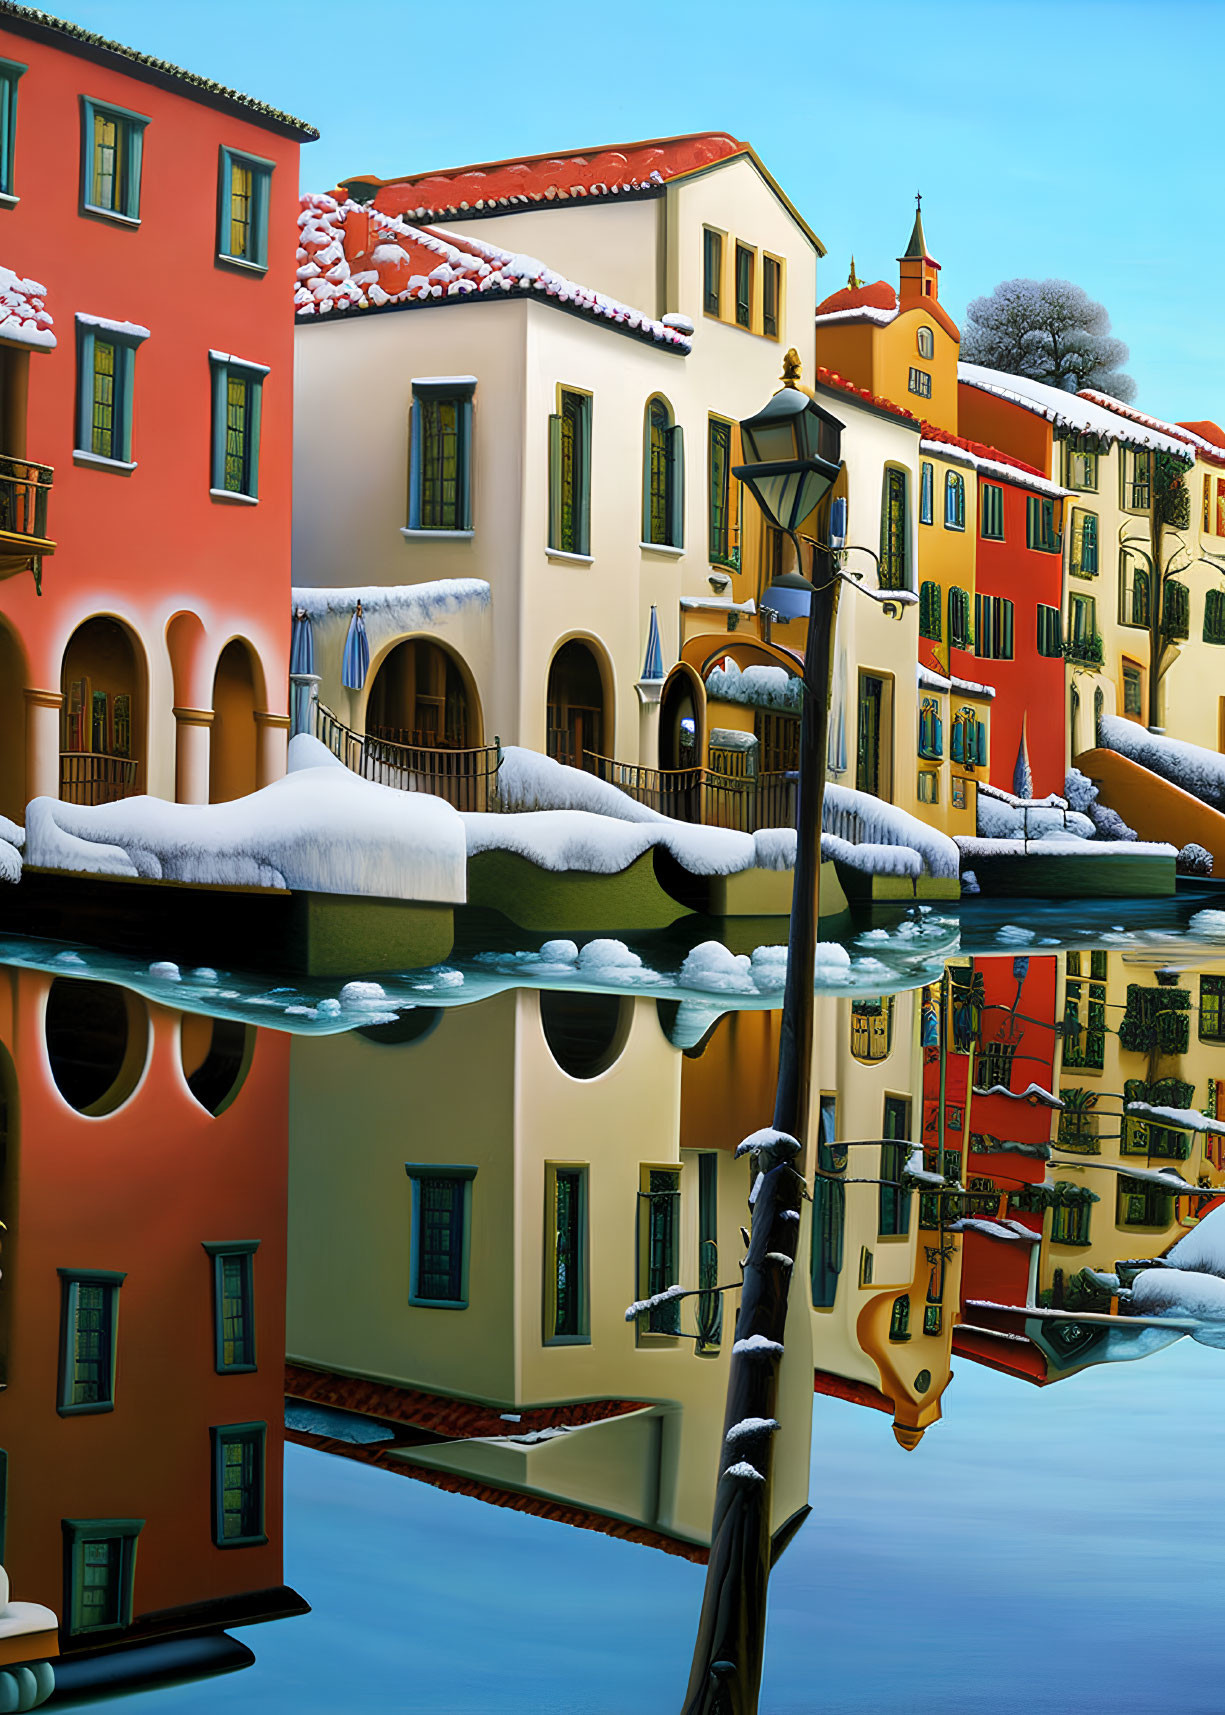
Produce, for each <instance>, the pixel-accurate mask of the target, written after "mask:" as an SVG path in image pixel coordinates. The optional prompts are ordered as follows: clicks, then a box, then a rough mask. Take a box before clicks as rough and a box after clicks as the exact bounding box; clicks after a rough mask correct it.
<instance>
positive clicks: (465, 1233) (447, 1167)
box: [404, 1161, 477, 1310]
mask: <svg viewBox="0 0 1225 1715" xmlns="http://www.w3.org/2000/svg"><path fill="white" fill-rule="evenodd" d="M404 1171H405V1173H406V1174H407V1175H408V1179H409V1182H410V1184H411V1186H412V1214H411V1219H410V1227H409V1253H408V1302H409V1303H410V1304H411V1305H412V1306H413V1307H414V1308H415V1309H420V1310H466V1309H467V1308H468V1303H469V1296H468V1291H469V1288H468V1275H469V1265H470V1263H471V1261H472V1181H473V1180H474V1179H475V1178H476V1173H477V1170H476V1168H475V1167H470V1166H466V1165H463V1164H462V1163H451V1162H446V1161H406V1162H405V1163H404ZM425 1179H452V1180H458V1181H460V1182H462V1184H463V1188H464V1189H463V1209H462V1213H461V1215H460V1221H459V1233H460V1246H461V1250H460V1260H459V1297H458V1298H425V1297H423V1296H422V1295H421V1291H420V1284H421V1249H422V1246H421V1215H422V1195H421V1182H422V1181H423V1180H425Z"/></svg>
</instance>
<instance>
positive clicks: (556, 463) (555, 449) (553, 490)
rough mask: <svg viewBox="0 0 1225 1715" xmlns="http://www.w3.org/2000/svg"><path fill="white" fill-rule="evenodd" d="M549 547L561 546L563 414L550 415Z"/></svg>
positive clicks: (553, 413)
mask: <svg viewBox="0 0 1225 1715" xmlns="http://www.w3.org/2000/svg"><path fill="white" fill-rule="evenodd" d="M549 547H550V548H556V549H558V550H560V548H561V415H560V413H559V412H551V413H550V415H549Z"/></svg>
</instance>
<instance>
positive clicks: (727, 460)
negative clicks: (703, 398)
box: [707, 417, 740, 568]
mask: <svg viewBox="0 0 1225 1715" xmlns="http://www.w3.org/2000/svg"><path fill="white" fill-rule="evenodd" d="M708 434H709V440H708V456H709V484H710V486H709V504H708V509H707V519H708V523H709V532H710V558H711V560H712V561H714V563H715V564H716V565H722V566H732V567H733V568H735V567H737V566H738V565H739V563H740V562H739V547H738V544H737V543H735V542H734V541H733V528H732V425H731V424H730V423H728V422H725V421H724V420H723V419H722V418H721V417H712V418H711V419H710V427H709V431H708Z"/></svg>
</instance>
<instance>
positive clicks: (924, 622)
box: [919, 579, 943, 643]
mask: <svg viewBox="0 0 1225 1715" xmlns="http://www.w3.org/2000/svg"><path fill="white" fill-rule="evenodd" d="M940 605H941V604H940V585H939V584H938V583H935V582H933V581H932V580H930V579H929V580H928V581H927V582H926V583H923V584H920V585H919V636H920V637H931V638H934V639H935V641H936V642H937V643H939V641H940V639H941V637H942V635H943V632H942V630H941V626H940Z"/></svg>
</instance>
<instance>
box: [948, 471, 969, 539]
mask: <svg viewBox="0 0 1225 1715" xmlns="http://www.w3.org/2000/svg"><path fill="white" fill-rule="evenodd" d="M965 527H966V485H965V478H964V477H961V476H958V474H957V472H956V471H954V470H951V471H949V472H948V474H947V475H946V477H945V479H944V528H945V529H946V530H964V529H965Z"/></svg>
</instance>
